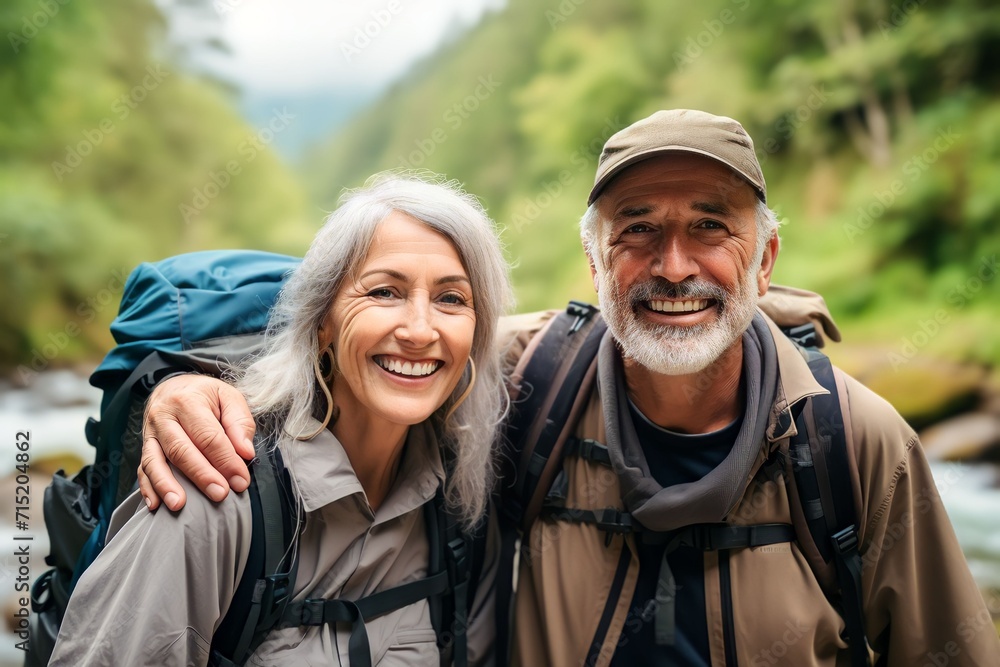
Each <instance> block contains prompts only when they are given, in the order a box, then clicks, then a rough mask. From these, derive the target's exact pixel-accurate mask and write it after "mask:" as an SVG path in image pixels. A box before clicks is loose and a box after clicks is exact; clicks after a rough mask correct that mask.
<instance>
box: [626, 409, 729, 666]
mask: <svg viewBox="0 0 1000 667" xmlns="http://www.w3.org/2000/svg"><path fill="white" fill-rule="evenodd" d="M629 407H630V411H629V412H630V413H631V416H632V423H633V424H634V425H635V432H636V435H638V436H639V442H640V444H641V445H642V451H643V454H644V455H645V457H646V463H647V465H648V466H649V472H650V474H651V475H652V477H653V479H655V480H656V481H657V482H659V484H660V486H663V487H668V486H672V485H674V484H684V483H688V482H694V481H697V480H699V479H701V478H702V477H704V476H705V475H706V474H708V473H709V472H711V471H712V470H714V469H715V468H716V467H717V466H718V465H719V464H720V463H722V461H723V460H725V458H726V456H727V455H728V454H729V451H730V450H731V449H732V447H733V443H735V442H736V436H737V435H738V434H739V432H740V426H741V425H742V422H743V419H742V417H741V418H739V419H737V420H736V421H734V422H733V423H732V424H730V425H729V426H727V427H725V428H723V429H721V430H719V431H715V432H714V433H706V434H703V435H686V434H683V433H675V432H673V431H668V430H666V429H663V428H660V427H659V426H657V425H656V424H653V423H652V422H651V421H649V420H648V419H646V417H645V416H644V415H643V414H642V413H641V412H639V410H637V409H636V407H635V406H634V405H632V403H631V401H629ZM636 542H637V545H638V551H639V580H638V581H637V582H636V587H635V595H633V597H632V604H631V606H630V608H629V613H628V616H627V618H626V619H625V627H624V628H623V629H622V636H621V638H620V639H619V641H618V648H617V649H616V650H615V654H614V657H613V658H612V660H611V665H612V667H642V666H644V665H649V666H651V667H652V666H654V665H655V666H657V667H659V666H663V665H671V666H673V665H676V666H678V667H679V666H683V667H691V666H698V665H705V667H708V665H709V649H708V626H707V622H706V620H705V613H706V612H705V577H704V561H703V557H704V556H703V554H702V552H701V551H699V550H696V549H694V548H691V547H679V548H678V549H677V550H676V551H674V552H673V553H671V554H669V555H668V556H667V562H668V563H669V564H670V569H671V571H672V572H673V574H674V580H675V582H676V584H677V593H676V598H675V603H676V609H677V615H676V620H677V628H676V643H675V644H674V645H673V646H659V645H657V644H656V640H655V638H654V633H653V631H654V615H655V614H654V611H653V610H655V608H656V606H655V603H654V600H653V599H654V597H655V595H656V584H657V581H658V579H659V575H660V562H661V561H662V559H663V552H664V550H665V549H666V544H644V543H643V542H642V540H641V539H637V540H636Z"/></svg>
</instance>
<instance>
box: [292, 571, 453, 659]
mask: <svg viewBox="0 0 1000 667" xmlns="http://www.w3.org/2000/svg"><path fill="white" fill-rule="evenodd" d="M448 578H449V575H448V572H447V571H445V572H439V573H437V574H435V575H432V576H430V577H427V578H426V579H418V580H417V581H411V582H409V583H406V584H402V585H400V586H396V587H395V588H390V589H388V590H384V591H379V592H378V593H373V594H372V595H369V596H368V597H364V598H361V599H360V600H343V599H339V598H337V599H328V598H314V599H307V600H302V601H301V602H292V603H289V605H288V606H287V607H285V613H284V614H283V615H282V617H281V621H279V623H278V627H280V628H287V627H296V626H303V625H306V626H319V625H326V624H327V623H332V624H336V623H350V625H351V637H350V639H349V640H348V644H347V646H348V656H349V658H350V664H351V666H352V667H371V664H372V658H371V648H370V646H369V643H368V631H367V630H366V629H365V622H366V621H370V620H372V619H373V618H376V617H378V616H382V615H383V614H387V613H389V612H390V611H395V610H397V609H402V608H403V607H407V606H409V605H411V604H415V603H417V602H420V601H421V600H426V599H427V598H429V597H431V596H435V595H441V594H443V593H445V592H446V591H447V590H448V585H449V582H448Z"/></svg>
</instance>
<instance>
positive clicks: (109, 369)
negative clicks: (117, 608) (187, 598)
mask: <svg viewBox="0 0 1000 667" xmlns="http://www.w3.org/2000/svg"><path fill="white" fill-rule="evenodd" d="M300 262H301V259H299V258H295V257H288V256H284V255H276V254H272V253H266V252H258V251H247V250H230V251H206V252H195V253H189V254H184V255H178V256H176V257H171V258H169V259H165V260H162V261H160V262H156V263H144V264H140V265H139V266H138V267H137V268H136V269H135V270H134V271H133V272H132V274H131V275H130V276H129V279H128V281H127V282H126V284H125V290H124V294H123V295H122V301H121V306H120V308H119V313H118V316H117V317H116V318H115V320H114V322H113V323H112V325H111V332H112V334H113V335H114V338H115V341H116V343H117V346H116V347H115V348H114V349H113V350H111V351H110V352H109V353H108V355H107V356H106V357H105V358H104V361H103V362H102V363H101V365H100V366H98V368H97V369H96V370H95V371H94V373H93V374H92V375H91V377H90V383H91V384H92V385H94V386H95V387H98V388H99V389H102V390H103V391H104V396H103V399H102V401H101V412H100V420H99V421H98V420H95V419H92V418H91V419H89V420H88V422H87V425H86V435H87V440H88V442H89V443H90V444H91V445H93V446H94V448H95V450H96V453H95V457H94V463H93V464H92V465H89V466H86V467H85V468H84V469H83V470H81V471H80V472H79V473H78V474H77V475H76V476H75V477H73V478H72V479H69V478H67V477H66V476H65V474H64V473H63V471H59V472H58V473H56V475H55V477H54V478H53V480H52V484H51V485H50V486H49V488H47V489H46V491H45V497H44V501H43V508H44V513H45V523H46V527H47V530H48V533H49V538H50V543H51V548H50V554H49V556H48V557H46V563H47V564H48V565H49V566H50V568H51V569H49V570H48V571H46V572H45V573H44V574H42V575H41V576H40V577H39V578H38V579H37V580H36V581H35V582H34V584H33V586H32V592H31V605H32V611H33V612H34V613H33V614H32V617H31V626H30V633H31V634H30V637H31V641H30V645H29V650H28V652H27V655H26V658H25V665H26V666H28V667H33V666H34V665H45V664H47V663H48V660H49V657H50V656H51V654H52V650H53V647H54V645H55V640H56V637H57V635H58V631H59V625H60V624H61V622H62V617H63V614H64V612H65V610H66V606H67V604H68V602H69V598H70V595H71V594H72V592H73V588H74V586H75V585H76V582H77V581H78V580H79V578H80V575H81V574H82V573H83V572H84V570H86V569H87V567H89V566H90V564H91V563H92V562H94V559H96V558H97V556H98V554H99V553H100V552H101V550H102V549H103V548H104V544H105V539H106V537H107V531H108V524H109V522H110V520H111V515H112V513H113V512H114V509H115V508H116V507H117V506H118V505H119V504H120V503H121V502H122V500H124V499H125V498H126V497H127V496H128V495H129V494H131V493H132V492H133V491H134V490H135V488H136V470H137V468H138V465H139V460H140V457H141V453H142V433H141V431H142V417H143V409H144V405H145V401H146V398H147V397H148V396H149V394H150V392H152V390H153V388H154V387H155V386H156V385H157V384H158V383H159V382H162V381H164V380H165V379H167V378H169V377H172V376H173V375H177V374H181V373H190V372H199V373H207V374H211V375H214V376H219V375H221V373H223V372H224V371H225V370H226V369H228V368H231V367H233V366H235V365H236V364H238V363H239V362H240V361H241V360H243V359H244V358H246V357H247V356H248V355H250V354H253V353H254V352H256V351H259V350H260V349H261V345H262V343H263V332H264V330H265V329H266V327H267V321H268V314H269V312H270V309H271V306H272V305H273V304H274V302H275V300H276V299H277V296H278V294H279V292H280V291H281V289H282V287H283V286H284V284H285V280H286V278H287V277H288V276H289V275H290V274H291V273H292V272H293V271H294V270H295V268H296V267H297V266H298V265H299V263H300ZM261 430H262V429H258V431H261ZM264 439H265V438H264V435H263V434H262V433H258V437H257V438H256V442H255V445H256V446H258V457H257V458H256V459H255V461H254V463H253V465H252V467H251V484H250V488H249V489H248V491H247V492H248V493H249V494H250V499H251V507H252V509H253V526H254V528H253V537H252V540H251V547H250V554H249V557H248V561H247V566H246V568H245V572H244V575H243V578H242V579H241V581H240V582H239V585H238V586H237V589H236V593H235V597H234V600H233V603H232V604H231V605H230V610H231V611H230V613H229V614H228V615H227V616H226V618H224V619H223V620H222V623H221V625H220V627H219V631H218V632H217V633H216V635H215V637H213V639H212V659H211V661H210V664H213V665H226V666H228V665H241V664H243V663H244V662H245V661H246V660H247V659H248V658H249V656H250V655H251V654H252V653H253V651H254V650H256V648H257V647H258V646H259V645H260V643H261V642H262V641H263V639H264V637H265V636H266V634H267V633H268V632H269V631H270V630H271V628H273V627H274V626H275V625H276V624H278V623H279V622H282V623H285V624H287V623H288V622H289V614H291V613H293V612H296V610H298V611H301V610H299V609H298V608H299V607H301V606H302V604H303V603H295V604H289V601H290V599H291V597H292V593H293V592H294V583H295V570H296V564H297V563H296V562H294V559H291V558H290V557H289V558H284V555H285V553H286V552H290V551H291V550H289V549H287V546H288V545H289V544H290V543H291V540H292V538H293V537H294V534H295V532H296V531H297V530H299V529H300V526H299V525H298V524H297V523H296V521H295V518H294V517H295V516H296V513H295V512H294V508H295V505H294V503H295V500H294V494H293V493H291V491H290V488H291V487H290V483H289V481H288V476H287V471H285V469H284V466H283V465H282V462H281V458H280V455H279V454H278V453H277V450H274V451H273V452H272V453H267V454H264V450H263V448H262V447H261V446H260V445H261V444H262V442H263V440H264ZM272 481H273V482H277V483H269V482H272ZM424 514H425V518H426V524H427V526H428V540H429V544H430V554H431V562H430V567H429V571H428V577H427V579H422V580H418V581H417V582H411V583H412V584H420V585H419V586H410V589H406V586H400V587H397V588H394V589H390V590H388V591H383V592H381V593H379V594H378V595H377V596H371V597H372V598H377V599H375V600H373V601H369V599H368V598H366V599H362V600H356V601H352V602H353V603H354V604H356V605H357V608H360V609H361V613H362V617H361V618H360V619H352V620H353V621H354V622H353V623H352V642H351V645H352V646H355V645H356V644H359V642H360V645H361V646H362V648H361V649H358V650H357V651H352V654H351V664H352V665H353V664H362V665H364V664H370V654H369V652H368V650H367V649H368V646H367V635H366V634H365V632H364V621H365V620H367V619H369V618H372V617H375V616H378V615H381V614H384V613H387V612H388V611H392V610H394V609H398V608H401V607H403V606H406V605H409V604H413V603H414V602H417V601H418V600H421V599H424V598H429V601H430V605H431V616H432V620H433V621H434V627H435V629H436V630H438V644H439V647H440V648H441V655H442V662H444V661H445V660H449V661H450V660H454V664H455V665H464V664H465V627H466V615H467V611H468V609H469V608H470V607H471V603H472V597H473V595H472V591H473V587H474V585H475V581H476V580H478V574H477V572H475V571H474V570H478V569H479V568H481V566H482V554H483V553H484V550H485V546H484V540H473V539H472V536H471V535H467V534H465V533H463V532H462V531H460V530H459V528H458V525H457V522H456V521H454V520H453V519H452V517H451V515H450V514H448V513H447V512H445V510H444V502H443V495H442V494H441V492H440V489H439V493H438V494H437V496H436V497H435V499H434V501H431V502H429V503H427V505H426V506H425V510H424ZM480 543H483V544H480ZM470 579H471V580H472V584H471V586H470ZM404 589H406V590H404ZM411 589H412V590H411ZM305 603H307V604H309V603H311V604H312V605H313V606H315V605H316V604H322V606H323V607H324V608H330V609H331V613H330V614H326V613H324V614H320V615H319V616H320V618H318V619H315V620H317V621H318V622H317V623H305V624H322V623H323V617H324V616H326V617H328V618H334V619H335V618H336V616H337V614H336V613H335V612H336V610H335V608H336V607H337V604H338V603H342V601H339V600H307V601H305ZM300 620H301V619H300ZM338 620H339V619H338ZM300 624H301V623H300ZM444 629H447V630H448V632H444V631H443V630H444ZM355 636H357V637H358V639H357V640H354V637H355Z"/></svg>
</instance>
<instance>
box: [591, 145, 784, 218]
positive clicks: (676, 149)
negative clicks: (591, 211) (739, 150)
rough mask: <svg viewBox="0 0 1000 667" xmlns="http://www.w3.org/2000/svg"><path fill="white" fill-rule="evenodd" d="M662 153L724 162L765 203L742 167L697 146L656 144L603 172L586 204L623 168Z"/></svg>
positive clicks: (759, 189) (762, 195)
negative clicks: (693, 154)
mask: <svg viewBox="0 0 1000 667" xmlns="http://www.w3.org/2000/svg"><path fill="white" fill-rule="evenodd" d="M663 153H695V154H696V155H703V156H705V157H707V158H710V159H712V160H715V161H716V162H719V163H721V164H724V165H726V166H727V167H729V168H730V169H731V170H732V171H733V172H735V173H736V174H738V175H739V176H740V177H741V178H742V179H743V180H744V181H746V183H747V185H749V186H750V187H751V188H753V191H754V192H755V193H756V194H757V198H758V199H760V200H761V201H762V202H764V203H765V204H766V203H767V195H766V194H765V193H764V191H763V190H762V189H761V188H760V187H759V186H757V185H756V184H754V182H753V179H751V178H750V177H749V176H748V175H747V174H746V173H745V172H744V171H743V170H742V169H738V168H737V167H736V166H735V165H733V164H732V163H730V162H728V161H726V160H723V159H722V158H720V157H718V156H717V155H713V154H711V153H709V152H708V151H702V150H698V149H697V148H691V147H689V146H657V147H656V148H653V149H651V150H648V151H643V152H641V153H636V154H635V155H632V156H630V157H629V158H628V159H626V160H622V162H621V164H616V165H615V166H614V167H612V168H611V170H610V171H608V173H606V174H604V176H602V177H601V180H599V181H597V183H595V184H594V187H593V188H592V189H591V191H590V197H588V198H587V206H590V205H591V204H593V203H594V201H595V200H596V199H597V198H598V197H600V196H601V191H602V190H604V188H605V187H607V185H608V183H610V182H611V180H612V179H613V178H614V177H615V176H617V175H618V174H620V173H621V172H622V171H623V170H625V169H627V168H628V167H631V166H632V165H634V164H636V163H637V162H642V161H643V160H648V159H650V158H653V157H656V156H657V155H661V154H663Z"/></svg>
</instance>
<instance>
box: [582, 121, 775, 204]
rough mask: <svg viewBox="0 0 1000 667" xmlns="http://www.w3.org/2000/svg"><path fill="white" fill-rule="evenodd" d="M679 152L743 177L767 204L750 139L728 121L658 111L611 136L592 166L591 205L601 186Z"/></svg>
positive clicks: (739, 128)
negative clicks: (718, 164)
mask: <svg viewBox="0 0 1000 667" xmlns="http://www.w3.org/2000/svg"><path fill="white" fill-rule="evenodd" d="M673 151H683V152H685V153H698V154H699V155H704V156H705V157H709V158H712V159H713V160H718V161H719V162H721V163H722V164H724V165H726V166H727V167H729V168H730V169H732V170H733V171H734V172H736V173H737V174H739V175H740V176H742V177H743V179H744V180H746V181H747V183H749V184H750V185H751V187H753V189H754V191H756V193H757V197H758V198H760V200H761V201H763V202H766V201H767V186H766V185H765V183H764V174H763V173H762V172H761V170H760V163H759V162H757V154H756V153H755V152H754V148H753V139H751V138H750V135H749V134H747V131H746V130H744V129H743V126H742V125H740V124H739V123H737V122H736V121H735V120H733V119H732V118H726V117H725V116H714V115H712V114H710V113H705V112H704V111H696V110H693V109H670V110H668V111H657V112H656V113H654V114H653V115H652V116H649V117H648V118H643V119H642V120H640V121H638V122H635V123H632V124H631V125H629V126H628V127H626V128H625V129H624V130H621V131H619V132H616V133H615V134H613V135H612V136H611V138H610V139H608V141H607V143H606V144H604V150H603V151H601V159H600V160H598V162H597V175H596V176H595V177H594V188H593V190H591V191H590V197H589V198H588V199H587V204H588V205H590V204H593V203H594V200H595V199H597V198H598V197H599V196H600V194H601V191H602V190H604V188H605V186H607V185H608V183H610V182H611V180H612V179H613V178H614V177H615V176H617V175H618V174H620V173H621V172H622V170H624V169H625V168H626V167H630V166H632V165H633V164H635V163H636V162H641V161H643V160H648V159H649V158H651V157H656V156H658V155H661V154H663V153H669V152H673Z"/></svg>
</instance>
